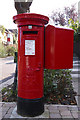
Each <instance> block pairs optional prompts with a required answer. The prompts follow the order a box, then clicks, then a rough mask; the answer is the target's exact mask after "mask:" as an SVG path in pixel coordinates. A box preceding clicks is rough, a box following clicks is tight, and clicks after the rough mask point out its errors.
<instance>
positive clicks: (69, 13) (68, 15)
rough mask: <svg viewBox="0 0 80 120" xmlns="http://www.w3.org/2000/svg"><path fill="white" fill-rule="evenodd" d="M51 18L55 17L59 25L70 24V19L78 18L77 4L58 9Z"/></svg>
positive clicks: (55, 21)
mask: <svg viewBox="0 0 80 120" xmlns="http://www.w3.org/2000/svg"><path fill="white" fill-rule="evenodd" d="M51 18H52V19H53V21H54V23H55V24H57V25H58V24H59V25H62V26H64V25H67V26H68V25H69V24H68V21H69V20H70V19H72V20H73V21H74V22H76V21H77V19H78V13H77V12H76V8H75V5H71V7H64V10H63V11H61V10H60V9H59V10H56V11H53V12H52V15H51Z"/></svg>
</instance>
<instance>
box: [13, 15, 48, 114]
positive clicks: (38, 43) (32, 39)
mask: <svg viewBox="0 0 80 120" xmlns="http://www.w3.org/2000/svg"><path fill="white" fill-rule="evenodd" d="M13 20H14V22H15V23H16V24H18V101H17V112H18V114H20V115H22V116H36V115H40V114H41V113H43V112H44V104H43V67H44V25H45V24H47V23H48V20H49V19H48V17H46V16H43V15H39V14H31V13H29V14H28V13H24V14H19V15H16V16H14V17H13Z"/></svg>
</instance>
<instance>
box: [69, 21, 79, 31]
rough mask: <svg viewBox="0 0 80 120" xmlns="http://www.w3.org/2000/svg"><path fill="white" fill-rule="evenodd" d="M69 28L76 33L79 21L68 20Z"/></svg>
mask: <svg viewBox="0 0 80 120" xmlns="http://www.w3.org/2000/svg"><path fill="white" fill-rule="evenodd" d="M68 24H69V27H70V28H72V29H73V30H74V32H75V33H76V32H78V27H79V21H78V20H77V21H73V20H72V19H69V21H68Z"/></svg>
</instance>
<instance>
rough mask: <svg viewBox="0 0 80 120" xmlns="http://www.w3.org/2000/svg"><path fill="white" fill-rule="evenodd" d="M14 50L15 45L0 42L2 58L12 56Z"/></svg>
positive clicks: (0, 55)
mask: <svg viewBox="0 0 80 120" xmlns="http://www.w3.org/2000/svg"><path fill="white" fill-rule="evenodd" d="M15 51H17V48H16V47H13V46H5V45H3V44H2V43H0V57H1V58H4V57H7V56H14V53H15Z"/></svg>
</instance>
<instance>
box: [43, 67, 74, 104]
mask: <svg viewBox="0 0 80 120" xmlns="http://www.w3.org/2000/svg"><path fill="white" fill-rule="evenodd" d="M70 73H71V71H70V70H67V69H66V70H64V69H62V70H47V69H45V70H44V96H45V101H46V102H48V103H56V104H57V103H62V104H65V103H64V101H65V98H72V97H73V94H72V93H73V89H72V84H71V79H72V78H71V75H70ZM67 104H70V101H67Z"/></svg>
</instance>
